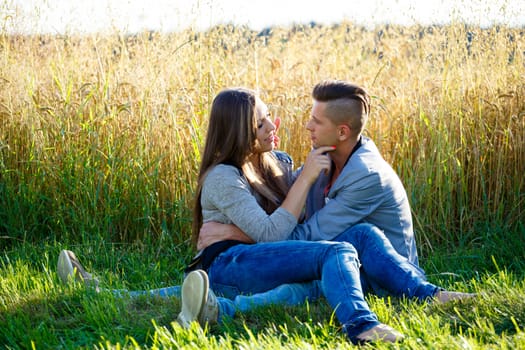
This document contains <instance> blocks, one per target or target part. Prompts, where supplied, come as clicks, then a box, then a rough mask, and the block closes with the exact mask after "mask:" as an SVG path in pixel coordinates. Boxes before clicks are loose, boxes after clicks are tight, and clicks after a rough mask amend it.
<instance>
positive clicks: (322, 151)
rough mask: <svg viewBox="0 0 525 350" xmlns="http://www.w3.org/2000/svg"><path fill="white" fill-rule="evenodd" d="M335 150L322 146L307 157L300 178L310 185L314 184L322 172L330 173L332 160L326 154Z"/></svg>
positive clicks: (332, 147) (331, 147)
mask: <svg viewBox="0 0 525 350" xmlns="http://www.w3.org/2000/svg"><path fill="white" fill-rule="evenodd" d="M333 150H335V146H322V147H319V148H316V149H314V150H313V151H311V152H310V154H308V157H306V161H305V162H304V165H303V169H302V170H301V174H300V175H299V177H303V176H304V177H303V179H304V180H305V181H307V182H308V183H309V184H313V183H314V182H315V180H316V179H317V177H318V176H319V174H320V173H321V171H329V170H330V167H331V165H332V160H331V159H330V157H329V156H328V155H327V154H326V153H327V152H331V151H333Z"/></svg>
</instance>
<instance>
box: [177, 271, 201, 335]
mask: <svg viewBox="0 0 525 350" xmlns="http://www.w3.org/2000/svg"><path fill="white" fill-rule="evenodd" d="M208 291H209V281H208V277H207V276H205V275H203V274H202V273H200V272H199V270H196V271H192V272H190V273H189V274H188V276H186V278H185V279H184V282H183V284H182V290H181V299H182V308H181V312H180V314H179V316H178V317H177V322H178V323H179V324H180V325H181V326H182V327H184V328H189V327H190V324H191V323H192V322H193V321H198V319H199V315H200V314H201V312H202V309H203V307H204V304H205V303H206V300H207V298H208Z"/></svg>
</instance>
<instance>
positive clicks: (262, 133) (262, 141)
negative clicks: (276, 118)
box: [255, 97, 276, 153]
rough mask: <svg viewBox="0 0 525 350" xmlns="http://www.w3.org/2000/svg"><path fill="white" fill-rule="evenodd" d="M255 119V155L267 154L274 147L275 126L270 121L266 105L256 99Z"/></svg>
mask: <svg viewBox="0 0 525 350" xmlns="http://www.w3.org/2000/svg"><path fill="white" fill-rule="evenodd" d="M255 117H256V118H257V144H256V146H255V152H256V153H263V152H269V151H272V150H273V149H274V146H275V129H276V128H275V124H274V123H273V122H272V120H271V119H270V117H271V115H270V112H269V111H268V107H267V106H266V104H265V103H264V102H263V101H261V99H260V98H258V97H257V99H256V102H255Z"/></svg>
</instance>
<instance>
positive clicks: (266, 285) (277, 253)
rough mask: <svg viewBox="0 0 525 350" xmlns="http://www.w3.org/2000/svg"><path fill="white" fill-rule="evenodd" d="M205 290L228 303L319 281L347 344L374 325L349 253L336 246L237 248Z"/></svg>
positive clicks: (218, 263)
mask: <svg viewBox="0 0 525 350" xmlns="http://www.w3.org/2000/svg"><path fill="white" fill-rule="evenodd" d="M208 274H209V277H210V284H211V288H212V289H213V290H214V291H215V292H216V293H218V294H219V295H223V296H225V297H228V298H235V296H237V295H240V294H244V295H251V294H254V293H261V292H265V291H268V290H270V289H273V288H276V287H277V286H280V285H282V284H287V283H303V282H306V281H314V280H321V286H322V290H323V293H324V295H325V297H326V299H327V301H328V303H329V304H330V305H331V306H332V307H333V308H334V309H335V313H336V316H337V318H338V319H339V321H340V322H341V323H342V324H343V327H344V329H345V331H346V333H347V334H348V336H349V337H350V339H352V340H354V341H355V340H356V336H358V335H359V334H361V333H362V332H364V331H366V330H368V329H370V328H372V327H375V326H377V325H379V324H380V322H379V321H378V320H377V316H376V315H375V314H374V313H373V312H372V311H370V308H369V307H368V304H367V303H366V301H365V299H364V295H363V292H362V290H361V283H360V279H359V261H358V259H357V253H356V251H355V249H354V248H353V247H352V246H351V245H350V244H346V243H341V242H306V241H283V242H273V243H259V244H254V245H238V246H234V247H232V248H230V249H228V250H227V251H226V252H223V253H222V254H220V255H219V256H218V257H217V258H216V259H215V261H214V263H213V264H212V265H211V267H210V268H209V270H208Z"/></svg>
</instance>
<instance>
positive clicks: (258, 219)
mask: <svg viewBox="0 0 525 350" xmlns="http://www.w3.org/2000/svg"><path fill="white" fill-rule="evenodd" d="M201 203H202V208H203V221H204V222H207V221H218V222H222V223H232V224H234V225H236V226H237V227H239V228H240V229H241V230H242V231H243V232H244V233H246V234H247V235H248V236H250V237H251V238H252V239H253V240H254V241H256V242H269V241H278V240H283V239H285V238H286V237H288V235H289V234H290V233H291V232H292V230H293V229H294V227H295V225H296V224H297V220H296V218H295V216H293V215H292V214H291V213H290V212H288V211H287V210H285V209H283V208H278V209H277V210H275V211H274V212H273V213H272V214H271V215H268V214H267V213H266V212H265V211H264V210H263V209H262V208H261V207H260V206H259V203H257V200H256V198H255V196H254V194H253V193H252V192H251V187H250V185H249V184H248V181H247V180H246V179H245V177H244V176H242V175H241V174H240V172H239V170H238V169H237V168H235V167H233V166H230V165H224V164H219V165H217V166H216V167H215V168H213V169H212V170H211V171H210V172H209V173H208V175H207V176H206V179H205V180H204V184H203V187H202V196H201Z"/></svg>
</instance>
